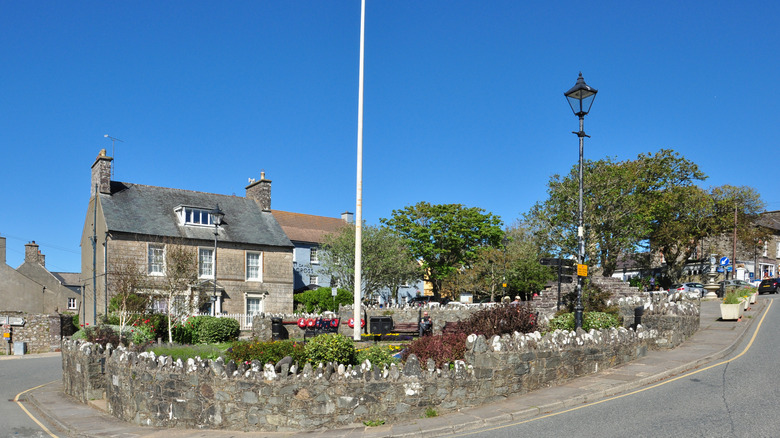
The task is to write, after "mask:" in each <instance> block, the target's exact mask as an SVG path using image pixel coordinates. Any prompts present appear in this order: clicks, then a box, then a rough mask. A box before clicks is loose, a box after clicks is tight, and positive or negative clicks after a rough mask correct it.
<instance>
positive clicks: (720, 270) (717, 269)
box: [715, 266, 723, 272]
mask: <svg viewBox="0 0 780 438" xmlns="http://www.w3.org/2000/svg"><path fill="white" fill-rule="evenodd" d="M715 270H716V271H718V272H723V267H722V266H718V267H717V268H715Z"/></svg>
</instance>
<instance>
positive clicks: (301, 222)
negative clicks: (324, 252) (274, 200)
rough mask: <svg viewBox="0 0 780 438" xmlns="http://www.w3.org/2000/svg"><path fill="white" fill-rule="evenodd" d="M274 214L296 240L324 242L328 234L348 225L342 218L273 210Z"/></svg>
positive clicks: (288, 233) (286, 231) (292, 238)
mask: <svg viewBox="0 0 780 438" xmlns="http://www.w3.org/2000/svg"><path fill="white" fill-rule="evenodd" d="M273 215H274V217H275V218H276V220H277V222H279V225H281V226H282V229H283V230H284V232H285V233H287V236H288V237H289V238H290V240H292V241H294V242H307V243H318V244H319V243H322V242H323V239H324V237H325V235H326V234H331V233H334V232H336V231H338V229H339V228H341V227H343V226H345V225H347V223H346V222H345V221H344V220H343V219H340V218H334V217H326V216H314V215H311V214H302V213H290V212H288V211H280V210H273Z"/></svg>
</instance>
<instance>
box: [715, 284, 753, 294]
mask: <svg viewBox="0 0 780 438" xmlns="http://www.w3.org/2000/svg"><path fill="white" fill-rule="evenodd" d="M718 285H719V286H720V289H719V292H718V296H723V293H722V292H723V291H725V292H731V291H734V290H737V289H739V288H741V287H749V288H751V289H755V288H756V287H755V286H753V285H752V284H750V283H748V282H747V281H745V280H723V281H720V282H718Z"/></svg>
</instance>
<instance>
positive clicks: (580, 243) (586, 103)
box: [563, 72, 598, 328]
mask: <svg viewBox="0 0 780 438" xmlns="http://www.w3.org/2000/svg"><path fill="white" fill-rule="evenodd" d="M596 93H598V90H596V89H595V88H593V87H591V86H589V85H588V84H586V83H585V79H583V78H582V72H580V76H579V77H578V78H577V83H576V84H574V86H573V87H571V89H570V90H569V91H567V92H565V93H563V95H564V96H566V99H567V100H568V101H569V106H571V110H572V111H573V112H574V115H575V116H577V117H579V118H580V130H579V131H574V132H573V134H577V137H579V140H580V164H579V181H580V196H579V208H578V210H577V264H578V265H582V264H584V262H585V231H584V228H585V225H584V219H583V214H582V148H583V142H584V139H585V137H590V136H589V135H586V134H585V130H584V121H585V115H586V114H588V112H590V107H591V106H592V105H593V100H594V99H595V98H596ZM577 270H578V271H579V267H578V269H577ZM582 279H583V277H581V276H580V275H579V273H578V275H577V304H576V305H575V306H574V325H575V328H581V327H582V311H583V307H582Z"/></svg>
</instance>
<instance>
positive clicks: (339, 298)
mask: <svg viewBox="0 0 780 438" xmlns="http://www.w3.org/2000/svg"><path fill="white" fill-rule="evenodd" d="M331 293H332V292H331V288H329V287H321V288H319V289H315V290H309V291H306V292H302V293H299V294H295V295H293V305H294V306H295V308H296V309H298V310H300V311H303V312H308V313H314V312H324V311H328V310H329V311H332V312H336V311H338V310H339V305H342V306H348V305H350V304H353V303H354V300H355V298H354V295H352V292H350V291H348V290H346V289H338V291H337V292H336V297H335V299H334V297H333V295H331Z"/></svg>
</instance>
